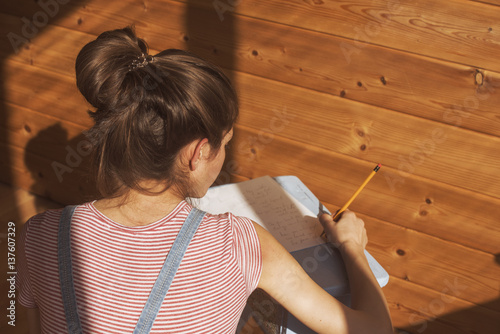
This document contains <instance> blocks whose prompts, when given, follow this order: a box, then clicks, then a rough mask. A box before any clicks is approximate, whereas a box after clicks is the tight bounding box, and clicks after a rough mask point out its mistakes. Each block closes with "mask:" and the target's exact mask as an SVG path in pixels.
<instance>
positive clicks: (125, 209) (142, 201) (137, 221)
mask: <svg viewBox="0 0 500 334" xmlns="http://www.w3.org/2000/svg"><path fill="white" fill-rule="evenodd" d="M182 200H184V198H182V197H180V196H179V195H177V194H176V193H175V192H174V191H172V190H170V189H168V190H166V191H164V192H162V193H161V194H157V195H146V194H143V193H140V192H138V191H136V190H130V191H129V192H128V193H127V194H126V195H123V196H119V197H115V198H104V199H100V200H97V201H96V202H95V203H94V206H95V208H96V209H97V210H99V211H100V212H101V213H102V214H103V215H105V216H106V217H108V218H109V219H111V220H113V221H115V222H117V223H119V224H122V225H124V226H145V225H148V224H151V223H154V222H155V221H158V220H159V219H161V218H163V217H165V216H166V215H168V214H169V213H170V212H172V211H173V210H174V209H175V207H176V206H177V205H178V204H179V203H180V202H181V201H182Z"/></svg>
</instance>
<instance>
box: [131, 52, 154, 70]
mask: <svg viewBox="0 0 500 334" xmlns="http://www.w3.org/2000/svg"><path fill="white" fill-rule="evenodd" d="M153 61H154V57H153V56H150V55H146V54H144V53H143V54H141V55H140V56H139V57H137V59H134V60H133V61H132V64H130V65H129V67H128V71H129V72H130V71H133V70H136V69H138V68H140V67H145V66H146V65H148V64H149V63H152V62H153Z"/></svg>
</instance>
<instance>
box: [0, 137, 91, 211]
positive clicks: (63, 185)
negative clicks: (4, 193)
mask: <svg viewBox="0 0 500 334" xmlns="http://www.w3.org/2000/svg"><path fill="white" fill-rule="evenodd" d="M0 148H2V149H6V150H8V152H10V161H9V164H5V162H4V161H0V182H3V183H7V184H14V185H16V186H18V187H22V188H23V189H26V190H29V191H30V192H32V193H34V194H37V195H41V196H43V197H45V198H48V199H50V200H52V201H54V202H57V203H61V204H64V205H67V204H75V203H83V202H85V201H87V200H90V199H94V198H95V197H96V196H95V187H94V185H93V184H92V183H90V180H89V178H88V176H87V173H84V172H83V166H84V164H83V163H82V164H81V165H79V166H78V168H70V169H71V170H65V171H64V172H62V173H59V176H60V177H58V176H57V173H56V170H55V169H54V168H53V165H52V163H53V161H54V160H51V159H47V158H44V157H42V156H39V155H37V154H35V153H31V152H26V151H25V150H22V149H19V148H17V147H13V146H9V145H6V144H4V143H0ZM61 164H63V165H64V164H65V162H64V160H62V163H61ZM80 168H82V169H80ZM7 172H9V173H10V174H7ZM5 175H12V179H6V178H5Z"/></svg>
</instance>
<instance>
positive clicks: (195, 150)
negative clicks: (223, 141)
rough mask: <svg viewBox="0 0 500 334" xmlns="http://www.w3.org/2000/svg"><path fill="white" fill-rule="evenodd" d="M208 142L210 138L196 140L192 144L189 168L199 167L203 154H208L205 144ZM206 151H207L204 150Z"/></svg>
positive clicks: (192, 169)
mask: <svg viewBox="0 0 500 334" xmlns="http://www.w3.org/2000/svg"><path fill="white" fill-rule="evenodd" d="M206 144H208V139H207V138H203V139H200V140H197V141H194V142H193V143H192V144H191V148H190V150H189V169H190V170H191V171H194V170H196V169H197V168H198V164H199V162H200V161H201V159H202V157H203V154H208V153H209V152H207V149H206V148H205V145H206ZM207 146H209V145H207ZM203 151H205V152H203Z"/></svg>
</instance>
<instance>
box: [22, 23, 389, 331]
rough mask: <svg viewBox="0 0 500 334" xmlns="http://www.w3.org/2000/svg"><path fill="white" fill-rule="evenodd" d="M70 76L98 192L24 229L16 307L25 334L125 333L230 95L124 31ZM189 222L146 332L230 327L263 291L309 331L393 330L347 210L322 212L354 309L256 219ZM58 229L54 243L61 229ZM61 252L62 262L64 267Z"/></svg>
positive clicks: (205, 180) (215, 164) (215, 168)
mask: <svg viewBox="0 0 500 334" xmlns="http://www.w3.org/2000/svg"><path fill="white" fill-rule="evenodd" d="M76 78H77V86H78V88H79V90H80V91H81V93H82V94H83V96H84V97H85V98H86V100H87V101H88V102H89V103H90V104H91V105H92V106H93V108H94V109H95V111H94V112H91V116H92V117H93V119H94V121H95V125H94V127H93V128H92V129H91V130H90V131H89V136H90V137H91V138H92V141H93V143H94V160H93V161H94V166H95V171H96V182H97V186H98V189H99V191H100V193H101V195H102V197H101V198H100V199H99V200H96V201H93V202H89V203H85V204H82V205H80V206H78V207H76V209H75V211H74V213H73V215H72V217H71V216H70V218H68V219H67V220H66V221H65V220H64V219H63V220H62V223H60V220H61V217H66V216H65V215H66V213H65V214H64V215H62V214H61V210H51V211H47V212H45V213H42V214H39V215H37V216H35V217H33V218H31V219H30V220H29V221H28V222H27V223H26V226H25V229H24V230H23V234H22V237H21V246H22V247H21V252H20V255H19V257H20V262H21V264H20V267H19V276H18V288H19V302H20V303H21V304H22V305H23V306H25V307H26V308H28V315H29V321H30V327H31V329H32V331H33V332H40V331H41V332H46V333H62V332H68V331H73V330H74V328H75V327H74V326H77V325H75V324H78V326H81V329H82V331H83V332H89V333H90V332H102V333H128V332H132V331H134V328H136V325H137V323H138V319H139V318H140V319H144V318H143V316H142V315H141V314H142V312H143V309H146V307H145V305H146V303H149V299H148V297H149V296H150V293H151V290H152V289H153V287H156V285H155V281H156V280H157V279H158V281H159V280H160V278H159V273H160V272H161V270H162V266H163V265H164V263H165V262H167V263H168V262H169V260H168V258H167V261H166V260H165V257H166V255H167V254H169V252H170V250H171V249H172V247H173V246H172V245H173V243H174V240H175V239H176V237H177V235H178V234H179V233H180V232H179V231H180V230H181V228H182V227H183V226H186V225H187V224H188V223H187V221H189V222H190V221H191V218H188V217H191V213H192V212H196V209H193V207H192V206H191V205H190V204H188V203H187V202H186V201H185V199H186V198H187V197H202V196H204V194H205V193H206V192H207V189H208V188H209V186H210V185H211V184H212V183H213V182H214V181H215V179H216V177H217V175H218V174H219V172H220V170H221V167H222V164H223V161H224V158H225V148H224V147H225V146H226V145H227V144H228V143H229V141H230V140H231V137H232V135H233V125H234V122H235V120H236V118H237V116H238V105H237V98H236V94H235V92H234V90H233V88H232V87H231V84H230V83H229V80H228V79H227V78H226V76H225V75H224V74H223V73H222V72H221V71H220V70H219V69H218V68H216V67H215V66H213V65H211V64H209V63H207V62H206V61H204V60H202V59H199V58H198V57H196V56H194V55H191V54H189V53H187V52H184V51H180V50H165V51H163V52H160V53H159V54H157V55H155V56H150V55H148V49H147V45H146V44H145V42H144V41H143V40H141V39H139V38H137V37H136V36H135V34H134V32H133V30H132V29H130V28H125V29H120V30H114V31H109V32H105V33H103V34H101V35H100V36H99V37H98V38H97V39H96V40H95V41H92V42H90V43H89V44H87V45H86V46H85V47H84V48H83V49H82V50H81V51H80V53H79V55H78V57H77V60H76ZM201 217H202V218H201ZM199 221H200V222H199V226H197V227H196V228H197V230H196V229H195V230H194V231H196V232H195V233H194V232H193V233H194V236H192V239H190V241H189V239H188V242H187V243H186V246H187V249H186V250H185V253H184V254H183V259H182V262H181V263H180V266H179V267H178V269H177V271H175V270H174V274H175V275H174V276H173V281H172V282H171V285H170V286H169V288H168V292H165V293H166V296H165V297H163V296H162V297H161V299H160V300H159V302H158V303H159V304H158V308H159V309H158V310H157V311H155V312H153V313H154V315H153V316H149V318H151V319H149V318H148V319H149V320H150V323H151V326H152V328H147V329H146V330H145V331H149V330H151V332H155V333H234V331H235V329H236V326H237V323H238V320H239V318H240V315H241V312H242V310H243V308H244V306H245V303H246V300H247V298H248V297H249V295H250V294H251V293H252V291H253V290H254V289H256V288H262V289H263V290H265V291H266V292H267V293H268V294H270V295H271V296H272V297H273V298H275V299H276V300H277V301H278V302H280V303H281V304H282V305H283V306H284V307H285V308H287V309H288V310H289V311H290V312H291V313H293V314H294V315H295V316H296V317H297V318H298V319H299V320H301V321H302V322H303V323H304V324H306V325H307V326H309V327H310V328H312V329H314V330H315V331H317V332H320V333H348V332H349V333H391V332H392V327H391V321H390V317H389V313H388V309H387V306H386V303H385V300H384V297H383V294H382V292H381V290H380V288H379V287H378V284H377V281H376V280H375V278H374V277H373V275H372V273H371V271H370V268H369V266H368V262H367V260H366V258H365V256H364V252H363V251H364V248H365V246H366V243H367V238H366V232H365V229H364V226H363V221H362V220H360V219H359V218H357V217H356V216H355V215H354V214H353V213H351V212H345V213H344V215H343V217H342V219H341V220H340V221H339V222H338V223H334V222H333V221H332V218H331V216H329V215H326V214H325V215H323V216H322V217H320V221H321V223H322V224H323V226H324V228H325V230H326V231H327V235H328V237H329V238H330V240H331V241H332V242H333V243H334V244H335V245H338V247H339V249H340V251H341V253H342V255H343V257H344V260H345V263H346V266H347V272H348V275H349V281H350V286H351V291H352V308H347V307H345V306H344V305H343V304H341V303H339V302H338V301H337V300H336V299H334V298H332V297H331V296H330V295H329V294H327V293H326V292H325V291H324V290H323V289H321V288H320V287H319V286H318V285H316V284H315V283H314V282H313V281H312V280H311V279H310V278H309V276H308V275H307V274H306V273H305V272H304V271H303V269H302V268H301V266H300V265H299V264H298V263H297V262H296V261H295V260H294V259H293V258H292V257H291V256H290V254H289V253H288V252H287V251H286V250H285V249H284V248H283V247H282V246H281V245H280V244H279V243H278V242H277V241H276V240H275V239H274V238H273V237H272V236H271V235H270V234H269V233H268V232H266V231H265V230H264V229H262V228H261V227H260V226H259V225H258V224H255V223H254V222H252V221H250V220H249V219H246V218H243V217H235V216H233V215H232V214H231V213H227V214H224V215H210V214H205V215H203V214H201V216H200V220H199ZM189 224H191V223H189ZM67 226H71V232H70V233H71V234H68V238H70V239H68V240H69V241H68V244H67V245H66V246H64V243H63V242H62V241H61V240H63V237H61V234H60V233H62V232H60V231H59V229H60V228H65V227H67ZM68 233H69V232H68ZM69 235H70V237H69ZM178 239H179V238H178ZM58 249H59V253H58ZM69 252H71V253H69ZM172 253H173V251H172ZM68 254H70V255H68ZM65 256H66V258H68V257H69V259H70V260H71V263H70V264H66V262H61V261H62V260H61V259H64V258H65ZM69 269H71V270H72V273H70V274H69V276H65V275H64V274H62V273H64V272H66V271H68V270H69ZM68 282H72V283H71V284H70V285H68V284H69V283H68ZM61 286H62V287H63V288H61ZM67 286H70V287H71V288H70V289H67V288H66V287H67ZM151 295H152V296H158V295H159V294H157V293H153V294H151ZM68 296H69V297H68ZM67 298H69V300H73V303H74V304H75V306H74V308H71V307H69V306H68V305H70V304H71V303H69V304H67V303H66V301H67V300H68V299H67ZM71 298H73V299H71ZM157 299H158V298H157ZM148 307H149V306H148ZM71 310H73V311H74V312H73V313H71V312H72V311H71ZM68 312H70V313H69V314H68ZM74 318H77V319H78V321H75V322H73V320H71V319H74ZM141 322H142V320H141V321H139V323H141ZM137 326H140V325H137Z"/></svg>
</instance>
